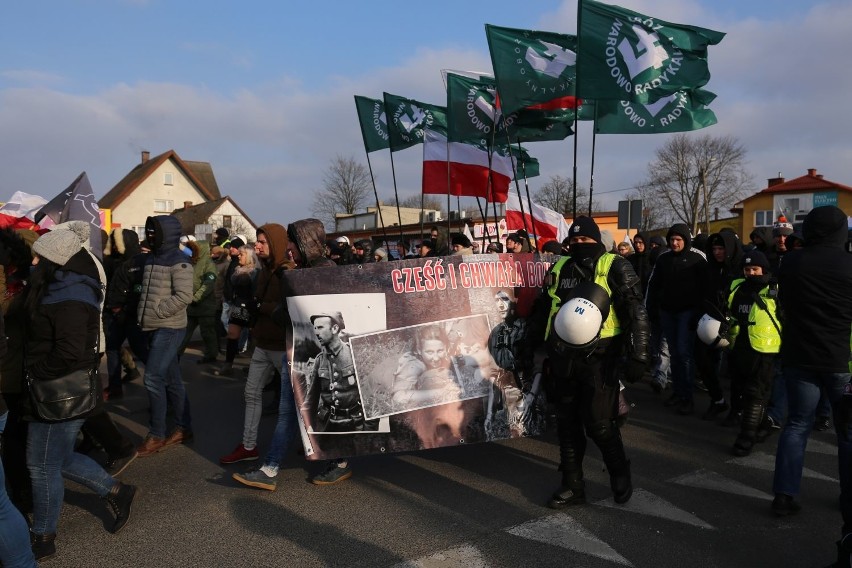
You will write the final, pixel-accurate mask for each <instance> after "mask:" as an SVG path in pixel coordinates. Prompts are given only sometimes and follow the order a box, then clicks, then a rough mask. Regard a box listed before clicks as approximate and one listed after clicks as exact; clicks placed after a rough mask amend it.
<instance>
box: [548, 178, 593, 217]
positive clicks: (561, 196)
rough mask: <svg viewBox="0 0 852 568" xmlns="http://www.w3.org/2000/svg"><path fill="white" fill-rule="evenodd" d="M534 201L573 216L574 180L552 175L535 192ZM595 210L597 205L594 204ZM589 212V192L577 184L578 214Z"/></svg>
mask: <svg viewBox="0 0 852 568" xmlns="http://www.w3.org/2000/svg"><path fill="white" fill-rule="evenodd" d="M533 201H535V202H536V203H538V204H539V205H543V206H544V207H547V208H548V209H553V210H554V211H556V212H557V213H561V214H563V215H566V216H571V215H572V214H573V211H571V208H572V207H573V205H574V182H573V180H570V179H568V178H564V177H562V176H558V175H557V176H550V179H549V180H547V182H546V183H545V184H544V185H543V186H541V189H539V190H538V191H536V192H535V193H534V194H533ZM592 210H593V211H597V210H598V209H597V207H595V206H594V204H593V206H592ZM588 212H589V192H588V191H587V190H586V188H585V187H583V186H582V185H578V186H577V215H586V214H588Z"/></svg>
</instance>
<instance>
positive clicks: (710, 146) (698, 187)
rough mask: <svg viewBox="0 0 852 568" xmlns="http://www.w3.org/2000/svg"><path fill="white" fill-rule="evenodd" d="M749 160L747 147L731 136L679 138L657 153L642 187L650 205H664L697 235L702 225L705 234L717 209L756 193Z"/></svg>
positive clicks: (687, 136) (684, 135)
mask: <svg viewBox="0 0 852 568" xmlns="http://www.w3.org/2000/svg"><path fill="white" fill-rule="evenodd" d="M745 156H746V150H745V148H744V147H743V146H742V144H740V142H739V141H738V140H737V139H736V138H733V137H730V136H725V137H713V136H709V135H707V136H701V137H691V136H689V135H687V134H677V135H675V136H674V137H673V138H671V139H670V140H669V141H668V142H667V143H666V144H664V145H663V146H662V147H661V148H659V149H658V150H657V152H656V158H655V159H654V161H653V162H651V163H650V164H648V179H647V181H646V182H645V183H644V184H643V185H644V186H645V187H646V188H647V191H648V197H649V198H650V200H651V202H652V203H653V202H656V200H659V202H661V203H664V204H665V205H666V207H667V209H668V210H669V211H670V212H671V213H673V218H674V220H676V221H680V222H683V223H686V224H687V225H688V226H689V227H690V228H691V229H692V232H693V234H695V233H697V231H698V227H699V223H700V224H702V225H704V230H705V231H706V230H707V222H708V221H709V217H710V213H709V212H710V211H712V210H713V209H714V207H719V208H725V209H727V208H730V207H731V206H732V205H733V204H734V203H736V202H737V201H739V200H740V199H741V198H742V196H743V195H744V194H745V193H746V192H747V191H751V190H752V189H753V186H754V183H753V181H752V179H751V176H750V175H749V174H748V173H747V172H746V169H745Z"/></svg>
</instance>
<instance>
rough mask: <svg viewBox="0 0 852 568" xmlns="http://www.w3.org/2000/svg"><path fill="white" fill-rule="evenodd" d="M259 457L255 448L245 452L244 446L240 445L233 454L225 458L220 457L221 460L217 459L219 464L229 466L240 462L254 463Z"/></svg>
mask: <svg viewBox="0 0 852 568" xmlns="http://www.w3.org/2000/svg"><path fill="white" fill-rule="evenodd" d="M259 457H260V454H259V453H258V451H257V448H254V449H251V450H247V449H246V447H245V446H243V445H242V444H240V445H239V446H237V448H236V449H235V450H234V451H233V452H231V453H230V454H228V455H227V456H222V457H221V458H219V463H221V464H229V463H237V462H242V461H254V460H256V459H257V458H259Z"/></svg>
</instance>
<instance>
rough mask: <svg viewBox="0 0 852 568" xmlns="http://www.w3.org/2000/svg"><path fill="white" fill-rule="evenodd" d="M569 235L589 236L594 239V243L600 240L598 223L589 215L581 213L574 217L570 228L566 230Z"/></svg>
mask: <svg viewBox="0 0 852 568" xmlns="http://www.w3.org/2000/svg"><path fill="white" fill-rule="evenodd" d="M568 235H569V236H570V237H589V238H591V239H594V240H595V242H596V243H600V242H601V230H600V228H598V224H597V223H595V222H594V220H593V219H592V218H591V217H586V216H585V215H581V216H579V217H577V218H576V219H574V222H573V223H572V224H571V228H570V229H569V230H568Z"/></svg>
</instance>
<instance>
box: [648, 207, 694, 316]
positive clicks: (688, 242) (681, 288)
mask: <svg viewBox="0 0 852 568" xmlns="http://www.w3.org/2000/svg"><path fill="white" fill-rule="evenodd" d="M673 235H679V236H680V237H681V238H683V242H684V247H683V250H682V251H680V252H674V251H672V250H671V249H669V250H667V251H665V252H663V253H661V254H660V256H659V258H657V262H656V263H655V264H654V270H653V271H652V272H651V278H650V280H649V281H648V296H647V299H646V306H647V307H648V314H649V315H650V316H651V317H657V315H658V313H659V311H660V310H666V311H669V312H681V311H684V310H696V311H697V310H698V309H699V308H700V307H701V302H702V300H703V298H704V278H705V276H706V272H705V271H706V264H707V261H706V260H705V258H704V253H702V252H699V251H697V250H695V249H693V248H692V237H691V236H690V233H689V228H688V227H687V226H686V225H684V224H683V223H677V224H675V225H673V226H672V228H671V229H669V232H668V234H667V235H666V240H667V241H668V240H669V239H671V237H672V236H673Z"/></svg>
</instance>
